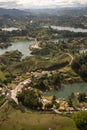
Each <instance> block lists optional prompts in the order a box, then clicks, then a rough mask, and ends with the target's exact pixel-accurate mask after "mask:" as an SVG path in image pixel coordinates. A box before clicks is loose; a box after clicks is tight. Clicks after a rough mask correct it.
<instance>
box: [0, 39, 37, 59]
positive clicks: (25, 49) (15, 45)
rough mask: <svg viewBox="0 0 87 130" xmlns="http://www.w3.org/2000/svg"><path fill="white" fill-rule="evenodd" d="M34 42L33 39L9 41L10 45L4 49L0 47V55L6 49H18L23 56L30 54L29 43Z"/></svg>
mask: <svg viewBox="0 0 87 130" xmlns="http://www.w3.org/2000/svg"><path fill="white" fill-rule="evenodd" d="M33 43H35V41H20V42H11V44H12V46H9V47H8V48H5V49H0V55H2V54H4V53H5V52H6V51H13V50H18V51H20V52H22V54H23V58H25V57H26V56H30V55H31V54H30V53H31V51H30V50H29V45H30V44H33Z"/></svg>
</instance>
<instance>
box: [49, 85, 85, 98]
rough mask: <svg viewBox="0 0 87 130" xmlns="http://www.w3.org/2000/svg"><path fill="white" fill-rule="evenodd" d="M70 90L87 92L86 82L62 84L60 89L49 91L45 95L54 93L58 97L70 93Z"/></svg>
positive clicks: (64, 96)
mask: <svg viewBox="0 0 87 130" xmlns="http://www.w3.org/2000/svg"><path fill="white" fill-rule="evenodd" d="M72 92H84V93H86V94H87V83H81V84H71V85H62V88H61V90H60V91H51V92H47V95H55V96H56V97H59V98H61V97H62V98H65V99H67V97H68V96H69V95H70V94H71V93H72Z"/></svg>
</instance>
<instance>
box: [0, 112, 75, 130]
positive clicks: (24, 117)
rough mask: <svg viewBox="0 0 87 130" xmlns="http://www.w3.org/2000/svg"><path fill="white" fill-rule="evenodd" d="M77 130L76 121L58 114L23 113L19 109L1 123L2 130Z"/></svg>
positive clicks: (0, 128)
mask: <svg viewBox="0 0 87 130" xmlns="http://www.w3.org/2000/svg"><path fill="white" fill-rule="evenodd" d="M49 128H52V130H77V129H76V126H75V124H74V122H73V121H72V120H71V119H70V118H67V117H62V116H59V115H57V114H47V113H46V114H45V113H36V112H33V113H32V112H30V111H28V112H25V113H21V112H20V111H18V110H15V111H13V112H12V113H10V114H9V116H8V119H7V120H5V121H3V123H2V124H0V130H49Z"/></svg>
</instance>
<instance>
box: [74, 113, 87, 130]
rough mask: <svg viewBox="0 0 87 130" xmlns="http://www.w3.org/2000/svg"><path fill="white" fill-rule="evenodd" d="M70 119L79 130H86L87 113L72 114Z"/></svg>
mask: <svg viewBox="0 0 87 130" xmlns="http://www.w3.org/2000/svg"><path fill="white" fill-rule="evenodd" d="M72 119H73V120H74V121H75V123H76V126H77V128H78V129H79V130H87V111H79V112H77V113H74V114H73V116H72Z"/></svg>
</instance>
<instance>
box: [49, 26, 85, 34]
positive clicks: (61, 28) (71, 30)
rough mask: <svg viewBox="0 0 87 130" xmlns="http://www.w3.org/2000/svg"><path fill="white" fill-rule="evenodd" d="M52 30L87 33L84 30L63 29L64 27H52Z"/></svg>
mask: <svg viewBox="0 0 87 130" xmlns="http://www.w3.org/2000/svg"><path fill="white" fill-rule="evenodd" d="M50 27H51V28H52V29H56V30H61V31H64V30H65V31H70V32H82V33H87V29H82V28H73V27H62V26H53V25H52V26H50Z"/></svg>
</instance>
